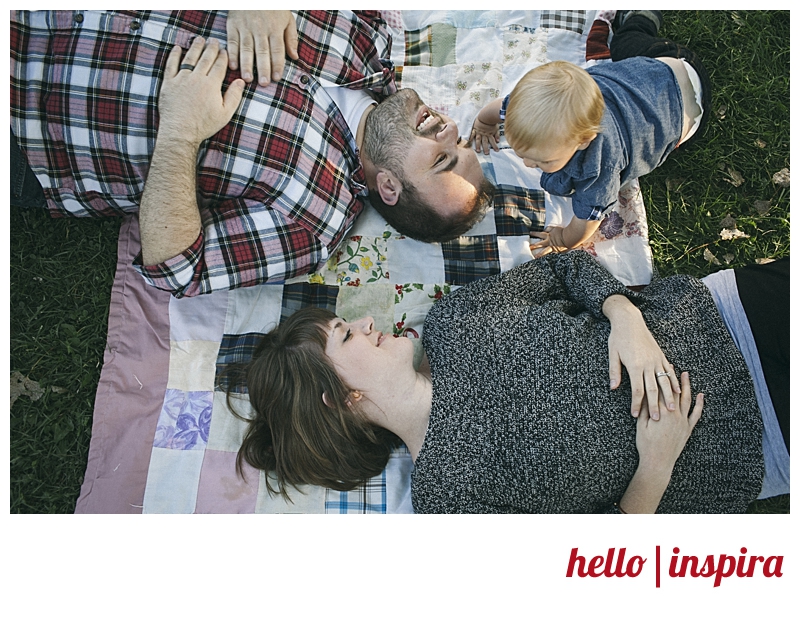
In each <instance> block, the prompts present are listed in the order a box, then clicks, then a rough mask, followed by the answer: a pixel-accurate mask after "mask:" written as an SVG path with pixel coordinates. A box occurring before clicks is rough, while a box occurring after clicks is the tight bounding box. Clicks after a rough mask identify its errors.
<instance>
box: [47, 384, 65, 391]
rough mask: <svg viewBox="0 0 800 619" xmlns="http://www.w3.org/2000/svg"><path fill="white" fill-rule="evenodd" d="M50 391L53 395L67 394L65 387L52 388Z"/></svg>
mask: <svg viewBox="0 0 800 619" xmlns="http://www.w3.org/2000/svg"><path fill="white" fill-rule="evenodd" d="M50 391H52V392H53V393H66V392H67V390H66V389H65V388H64V387H56V386H55V385H53V386H51V387H50Z"/></svg>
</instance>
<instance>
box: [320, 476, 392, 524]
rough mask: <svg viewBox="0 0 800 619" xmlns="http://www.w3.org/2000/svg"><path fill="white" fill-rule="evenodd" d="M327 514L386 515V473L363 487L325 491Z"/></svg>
mask: <svg viewBox="0 0 800 619" xmlns="http://www.w3.org/2000/svg"><path fill="white" fill-rule="evenodd" d="M325 513H326V514H385V513H386V471H385V470H384V471H383V472H382V473H381V474H380V475H377V476H375V477H373V478H372V479H370V480H369V481H368V482H367V483H366V484H364V485H363V486H361V487H359V488H356V489H355V490H350V491H349V492H340V491H338V490H330V489H327V490H326V491H325Z"/></svg>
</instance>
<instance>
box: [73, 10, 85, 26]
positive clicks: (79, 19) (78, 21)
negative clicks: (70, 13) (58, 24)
mask: <svg viewBox="0 0 800 619" xmlns="http://www.w3.org/2000/svg"><path fill="white" fill-rule="evenodd" d="M73 19H74V20H75V23H76V24H82V23H83V13H75V17H74V18H73Z"/></svg>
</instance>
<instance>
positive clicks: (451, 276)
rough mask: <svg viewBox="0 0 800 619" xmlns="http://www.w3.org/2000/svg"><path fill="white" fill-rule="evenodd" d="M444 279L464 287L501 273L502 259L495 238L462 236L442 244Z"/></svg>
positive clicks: (446, 281)
mask: <svg viewBox="0 0 800 619" xmlns="http://www.w3.org/2000/svg"><path fill="white" fill-rule="evenodd" d="M442 256H443V257H444V279H445V283H447V284H455V285H457V286H463V285H465V284H468V283H470V282H474V281H475V280H478V279H482V278H484V277H487V276H489V275H495V274H497V273H499V272H500V257H499V252H498V250H497V237H495V236H462V237H460V238H458V239H456V240H454V241H448V242H446V243H442Z"/></svg>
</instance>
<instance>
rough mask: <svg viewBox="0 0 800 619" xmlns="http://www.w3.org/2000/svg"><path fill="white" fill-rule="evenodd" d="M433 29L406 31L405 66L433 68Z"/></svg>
mask: <svg viewBox="0 0 800 619" xmlns="http://www.w3.org/2000/svg"><path fill="white" fill-rule="evenodd" d="M431 58H432V56H431V27H430V26H428V27H427V28H423V29H422V30H408V31H406V55H405V59H404V60H403V66H408V67H429V66H431Z"/></svg>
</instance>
